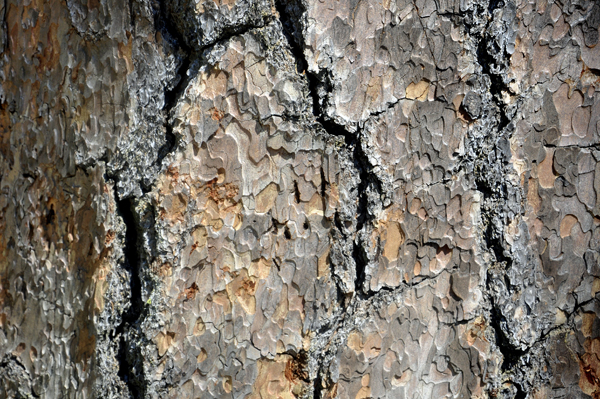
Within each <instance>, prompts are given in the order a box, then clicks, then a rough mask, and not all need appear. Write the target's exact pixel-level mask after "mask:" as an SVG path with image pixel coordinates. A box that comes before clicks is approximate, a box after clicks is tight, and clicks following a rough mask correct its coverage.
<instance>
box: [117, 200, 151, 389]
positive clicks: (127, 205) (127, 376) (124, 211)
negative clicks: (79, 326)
mask: <svg viewBox="0 0 600 399" xmlns="http://www.w3.org/2000/svg"><path fill="white" fill-rule="evenodd" d="M115 194H116V193H115ZM117 211H118V213H119V215H120V216H121V219H122V220H123V223H124V224H125V248H124V250H123V253H124V257H125V259H124V267H125V269H126V270H127V271H128V272H129V287H130V290H131V297H130V306H129V308H128V309H127V310H126V311H125V313H123V314H122V315H121V324H120V325H119V326H118V327H117V328H116V330H115V335H116V336H117V337H119V350H118V353H117V361H118V363H119V371H118V375H119V377H120V378H121V379H122V380H123V381H124V382H125V384H126V385H127V388H128V389H129V392H130V394H131V396H133V398H135V399H138V398H143V397H145V393H146V386H145V383H144V378H143V370H141V365H142V361H141V354H140V353H139V348H138V347H137V346H135V345H131V342H130V339H129V334H130V332H131V329H135V328H136V327H137V325H138V324H139V321H140V318H141V317H142V313H143V312H144V302H143V299H142V281H141V256H140V252H139V251H140V249H139V248H140V242H139V236H138V230H139V223H138V222H137V221H136V218H135V215H134V199H132V198H126V199H121V200H117Z"/></svg>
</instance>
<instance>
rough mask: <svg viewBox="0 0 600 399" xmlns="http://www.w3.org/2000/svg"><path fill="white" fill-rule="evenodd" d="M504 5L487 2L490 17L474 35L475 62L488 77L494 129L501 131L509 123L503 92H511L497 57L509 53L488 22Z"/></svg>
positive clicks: (492, 1) (497, 1) (502, 2)
mask: <svg viewBox="0 0 600 399" xmlns="http://www.w3.org/2000/svg"><path fill="white" fill-rule="evenodd" d="M502 7H504V1H503V0H490V2H489V4H488V13H489V15H490V18H489V20H488V22H487V25H486V26H485V28H484V30H483V33H482V34H480V35H475V37H476V38H478V39H479V41H478V43H477V52H476V56H477V62H478V63H479V65H481V69H482V72H483V74H485V75H487V76H488V77H489V79H490V87H489V90H490V94H491V95H492V98H493V101H494V103H495V105H496V106H497V107H498V116H499V119H498V126H497V127H496V130H497V131H498V132H499V133H500V132H502V131H503V130H504V129H505V128H506V127H507V126H508V124H509V123H510V119H509V117H508V115H507V109H506V104H504V101H503V98H502V97H503V92H511V90H510V88H509V87H508V86H507V85H506V84H505V83H504V79H503V77H502V73H501V70H502V69H503V68H505V66H504V65H499V61H498V58H499V57H501V58H504V59H509V58H510V55H509V54H508V53H507V52H506V49H503V48H500V45H499V44H498V41H497V38H496V37H493V36H492V35H491V33H490V31H489V28H490V24H491V23H492V21H493V16H494V10H496V9H498V8H502Z"/></svg>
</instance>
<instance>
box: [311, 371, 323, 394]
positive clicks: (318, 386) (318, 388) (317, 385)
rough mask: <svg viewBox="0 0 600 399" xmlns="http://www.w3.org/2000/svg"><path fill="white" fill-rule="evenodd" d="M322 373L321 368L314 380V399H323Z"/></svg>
mask: <svg viewBox="0 0 600 399" xmlns="http://www.w3.org/2000/svg"><path fill="white" fill-rule="evenodd" d="M321 373H322V371H321V368H319V370H318V371H317V376H316V377H315V379H314V380H313V397H314V398H315V399H321V398H322V397H323V376H322V375H321Z"/></svg>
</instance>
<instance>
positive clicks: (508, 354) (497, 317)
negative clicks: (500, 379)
mask: <svg viewBox="0 0 600 399" xmlns="http://www.w3.org/2000/svg"><path fill="white" fill-rule="evenodd" d="M488 288H489V287H488ZM502 320H505V319H504V316H503V315H502V314H501V313H500V312H499V311H498V308H497V306H496V305H495V304H494V300H493V298H492V309H491V317H490V326H491V327H492V329H493V330H494V333H495V335H496V345H497V346H498V349H499V350H500V353H502V357H503V358H504V359H503V360H502V364H501V365H500V369H501V370H502V371H508V370H510V369H512V368H513V367H514V366H515V365H516V364H517V363H518V362H519V360H520V359H521V357H522V356H523V355H525V354H526V353H527V352H528V350H521V349H518V348H515V347H514V346H513V345H512V344H511V343H510V340H509V339H508V337H507V336H506V333H505V332H504V330H503V329H502V326H501V325H500V323H501V321H502Z"/></svg>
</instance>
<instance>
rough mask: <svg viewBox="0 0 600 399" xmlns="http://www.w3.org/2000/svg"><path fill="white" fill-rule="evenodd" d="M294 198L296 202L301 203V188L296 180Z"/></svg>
mask: <svg viewBox="0 0 600 399" xmlns="http://www.w3.org/2000/svg"><path fill="white" fill-rule="evenodd" d="M294 199H295V200H296V204H299V203H300V190H299V189H298V182H297V181H296V180H294Z"/></svg>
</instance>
